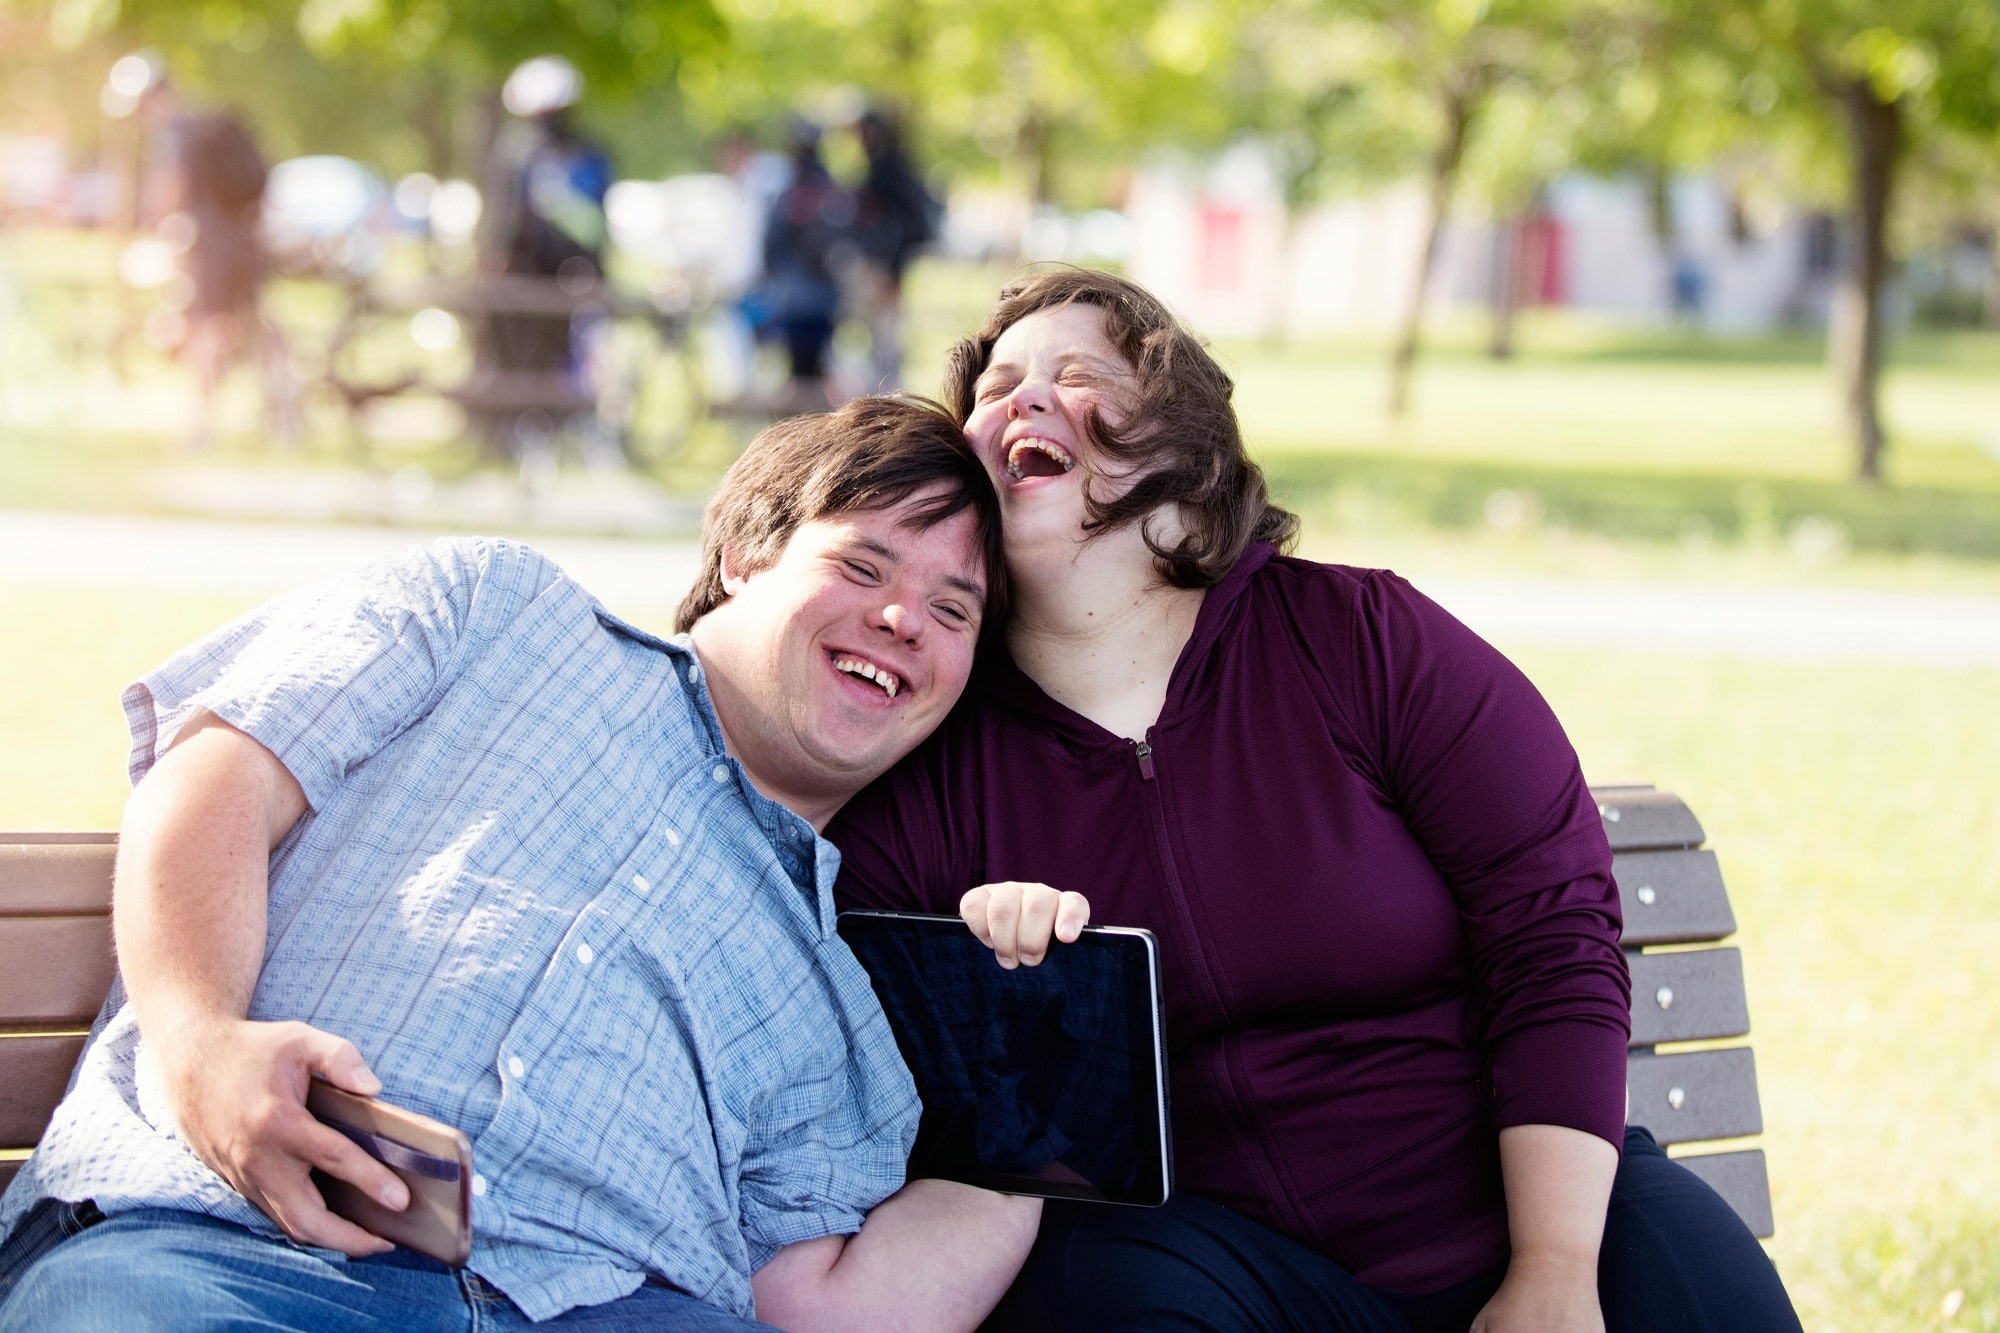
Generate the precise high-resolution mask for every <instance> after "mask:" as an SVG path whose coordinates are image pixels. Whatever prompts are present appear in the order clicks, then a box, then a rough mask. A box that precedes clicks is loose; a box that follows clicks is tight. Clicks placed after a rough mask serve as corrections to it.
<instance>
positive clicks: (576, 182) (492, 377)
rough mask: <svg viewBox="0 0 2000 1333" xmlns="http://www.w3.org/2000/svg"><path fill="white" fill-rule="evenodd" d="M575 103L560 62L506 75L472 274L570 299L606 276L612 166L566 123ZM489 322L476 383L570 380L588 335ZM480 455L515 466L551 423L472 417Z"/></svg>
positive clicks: (511, 315)
mask: <svg viewBox="0 0 2000 1333" xmlns="http://www.w3.org/2000/svg"><path fill="white" fill-rule="evenodd" d="M582 97H583V76H582V75H581V74H580V73H578V72H577V68H576V66H575V65H572V64H571V63H570V62H569V61H567V60H565V59H563V58H562V57H561V56H537V57H535V58H534V59H533V60H529V61H526V62H524V63H522V64H521V65H520V66H518V67H517V68H516V69H515V70H514V72H513V73H512V74H509V75H508V76H507V82H506V84H505V85H504V86H503V87H502V89H501V92H500V101H501V105H503V106H504V107H506V109H507V112H508V114H509V115H510V116H511V117H512V119H511V120H509V121H508V123H507V124H506V125H504V126H503V127H502V128H501V131H500V133H499V134H498V135H496V136H495V137H494V141H493V149H492V152H491V153H490V155H489V156H488V158H487V161H486V165H485V170H484V173H483V174H484V183H483V185H484V188H483V189H482V194H483V195H484V198H485V210H484V212H483V213H482V214H481V216H480V230H479V269H480V272H481V273H482V274H514V275H520V276H525V277H534V278H552V279H555V280H556V281H557V282H558V283H559V284H561V286H562V288H563V289H564V290H565V291H568V292H570V293H571V294H577V293H580V292H582V291H585V290H587V289H588V288H590V287H591V286H592V285H594V284H595V283H597V282H598V281H599V280H600V279H601V278H602V277H603V274H604V248H605V241H606V238H607V235H608V233H609V228H608V224H607V222H606V218H605V211H604V200H605V196H606V195H608V194H609V193H610V190H611V182H612V169H611V159H610V158H609V157H607V156H606V155H605V153H604V150H603V149H601V148H599V147H598V146H597V145H596V144H595V143H594V142H592V141H591V140H590V139H588V138H586V137H585V136H584V135H583V134H582V133H580V132H579V131H578V130H577V128H576V127H575V125H574V124H573V123H572V120H571V116H572V109H573V108H574V107H575V106H576V104H577V102H578V101H580V100H581V99H582ZM498 304H500V305H501V306H502V307H503V308H502V309H499V310H496V311H494V312H493V313H491V314H489V315H487V316H486V317H485V318H484V319H483V320H482V321H481V323H480V328H479V333H478V336H477V338H476V339H475V341H474V361H475V369H474V381H475V382H477V383H491V382H496V381H504V380H506V379H509V378H520V377H536V378H540V377H550V376H575V377H578V386H577V387H578V392H579V393H581V392H582V384H581V376H582V373H583V372H582V361H583V359H582V357H581V355H580V351H581V349H580V347H579V346H578V341H579V337H580V336H587V332H588V331H587V330H581V329H577V328H574V327H573V326H572V321H571V320H570V319H569V318H568V317H560V318H552V317H550V316H548V315H545V314H529V313H521V312H518V311H510V310H507V309H505V308H504V307H505V306H506V305H507V304H508V303H507V302H506V301H505V300H504V299H503V300H501V301H499V302H498ZM475 417H476V421H475V424H476V425H477V427H478V429H479V433H480V435H481V438H482V441H483V443H484V444H485V445H486V447H487V448H488V449H489V450H490V451H492V452H494V453H496V454H499V455H501V456H503V457H518V456H521V455H523V454H524V453H527V452H532V451H534V450H535V449H537V448H538V447H540V446H545V445H546V444H547V442H548V441H547V437H548V436H549V435H550V434H551V433H552V430H553V423H552V422H550V421H548V419H547V415H546V413H541V412H535V411H531V410H516V409H506V408H501V409H491V410H486V411H481V412H478V413H476V414H475Z"/></svg>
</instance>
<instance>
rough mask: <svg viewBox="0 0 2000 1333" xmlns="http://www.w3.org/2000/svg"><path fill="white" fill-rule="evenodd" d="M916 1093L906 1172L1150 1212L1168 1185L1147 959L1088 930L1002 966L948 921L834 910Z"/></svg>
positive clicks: (1152, 951)
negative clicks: (1034, 959)
mask: <svg viewBox="0 0 2000 1333" xmlns="http://www.w3.org/2000/svg"><path fill="white" fill-rule="evenodd" d="M840 933H841V936H842V938H844V939H845V940H846V941H847V943H848V945H849V947H850V948H852V949H853V950H854V954H855V957H857V958H859V959H860V960H861V965H862V967H864V968H866V969H867V971H868V975H869V977H870V978H871V979H872V980H873V982H874V983H875V993H876V995H877V996H879V997H880V998H881V1001H882V1008H883V1011H884V1012H885V1013H887V1014H888V1017H889V1026H890V1027H891V1028H892V1029H894V1031H895V1034H896V1043H897V1045H898V1046H899V1047H901V1049H902V1053H903V1059H904V1061H905V1062H906V1063H907V1064H908V1065H909V1067H910V1072H911V1074H912V1075H913V1076H914V1077H915V1079H916V1083H917V1093H918V1095H919V1096H920V1097H921V1098H922V1099H923V1104H924V1110H923V1120H922V1122H921V1124H920V1125H919V1127H918V1130H917V1143H916V1147H915V1149H914V1150H913V1151H912V1152H911V1156H910V1176H911V1178H912V1179H916V1178H921V1177H941V1178H943V1179H946V1180H959V1181H964V1182H965V1183H967V1184H972V1185H981V1186H984V1187H985V1188H987V1189H996V1190H1006V1191H1009V1192H1012V1193H1016V1194H1040V1195H1044V1196H1047V1197H1051V1198H1063V1199H1093V1200H1100V1201H1105V1202H1112V1203H1134V1204H1159V1203H1163V1202H1165V1201H1166V1197H1167V1191H1168V1189H1169V1187H1170V1183H1171V1169H1170V1166H1169V1150H1168V1134H1167V1120H1166V1085H1165V1081H1164V1078H1163V1072H1164V1068H1165V1064H1164V1046H1163V1043H1162V1041H1161V1037H1160V1020H1159V1014H1160V1005H1159V980H1158V978H1159V966H1158V962H1157V958H1158V950H1157V946H1156V945H1155V943H1154V940H1153V937H1152V935H1151V934H1150V933H1148V932H1146V931H1142V930H1115V929H1104V928H1099V927H1092V928H1089V929H1086V930H1085V931H1084V933H1083V935H1082V937H1081V938H1080V939H1079V940H1078V941H1077V942H1076V943H1075V944H1067V945H1063V944H1059V945H1057V946H1055V947H1054V948H1053V949H1051V950H1050V952H1049V956H1048V958H1047V959H1046V960H1044V961H1043V962H1042V964H1041V965H1040V966H1038V967H1018V968H1014V969H1012V970H1008V969H1005V968H1002V967H1001V966H1000V965H999V964H998V963H996V962H994V961H993V953H992V951H991V950H990V949H988V948H987V947H986V946H985V945H983V944H981V943H980V942H979V940H978V938H977V937H975V936H974V935H973V933H972V932H971V931H970V930H968V929H967V928H966V926H965V923H964V922H962V921H960V920H959V919H958V918H956V917H940V916H917V915H911V914H905V913H893V912H843V913H842V914H841V916H840Z"/></svg>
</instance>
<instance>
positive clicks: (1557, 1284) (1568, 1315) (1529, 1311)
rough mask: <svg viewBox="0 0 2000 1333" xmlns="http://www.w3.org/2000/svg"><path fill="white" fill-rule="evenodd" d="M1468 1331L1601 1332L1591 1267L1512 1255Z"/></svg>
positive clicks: (1586, 1263)
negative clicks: (1496, 1288)
mask: <svg viewBox="0 0 2000 1333" xmlns="http://www.w3.org/2000/svg"><path fill="white" fill-rule="evenodd" d="M1470 1333H1604V1315H1603V1313H1602V1311H1601V1310H1600V1309H1599V1307H1598V1303H1597V1265H1596V1264H1595V1263H1593V1262H1589V1261H1576V1262H1558V1261H1549V1262H1542V1261H1538V1260H1536V1259H1535V1258H1533V1257H1532V1256H1527V1255H1517V1256H1515V1258H1514V1261H1513V1262H1512V1263H1509V1264H1508V1265H1507V1277H1506V1280H1505V1281H1503V1282H1501V1284H1500V1290H1498V1291H1496V1292H1494V1293H1493V1299H1492V1300H1490V1301H1488V1302H1486V1308H1484V1309H1483V1310H1481V1311H1480V1312H1479V1316H1478V1318H1476V1319H1474V1320H1473V1321H1472V1328H1471V1330H1470Z"/></svg>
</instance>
